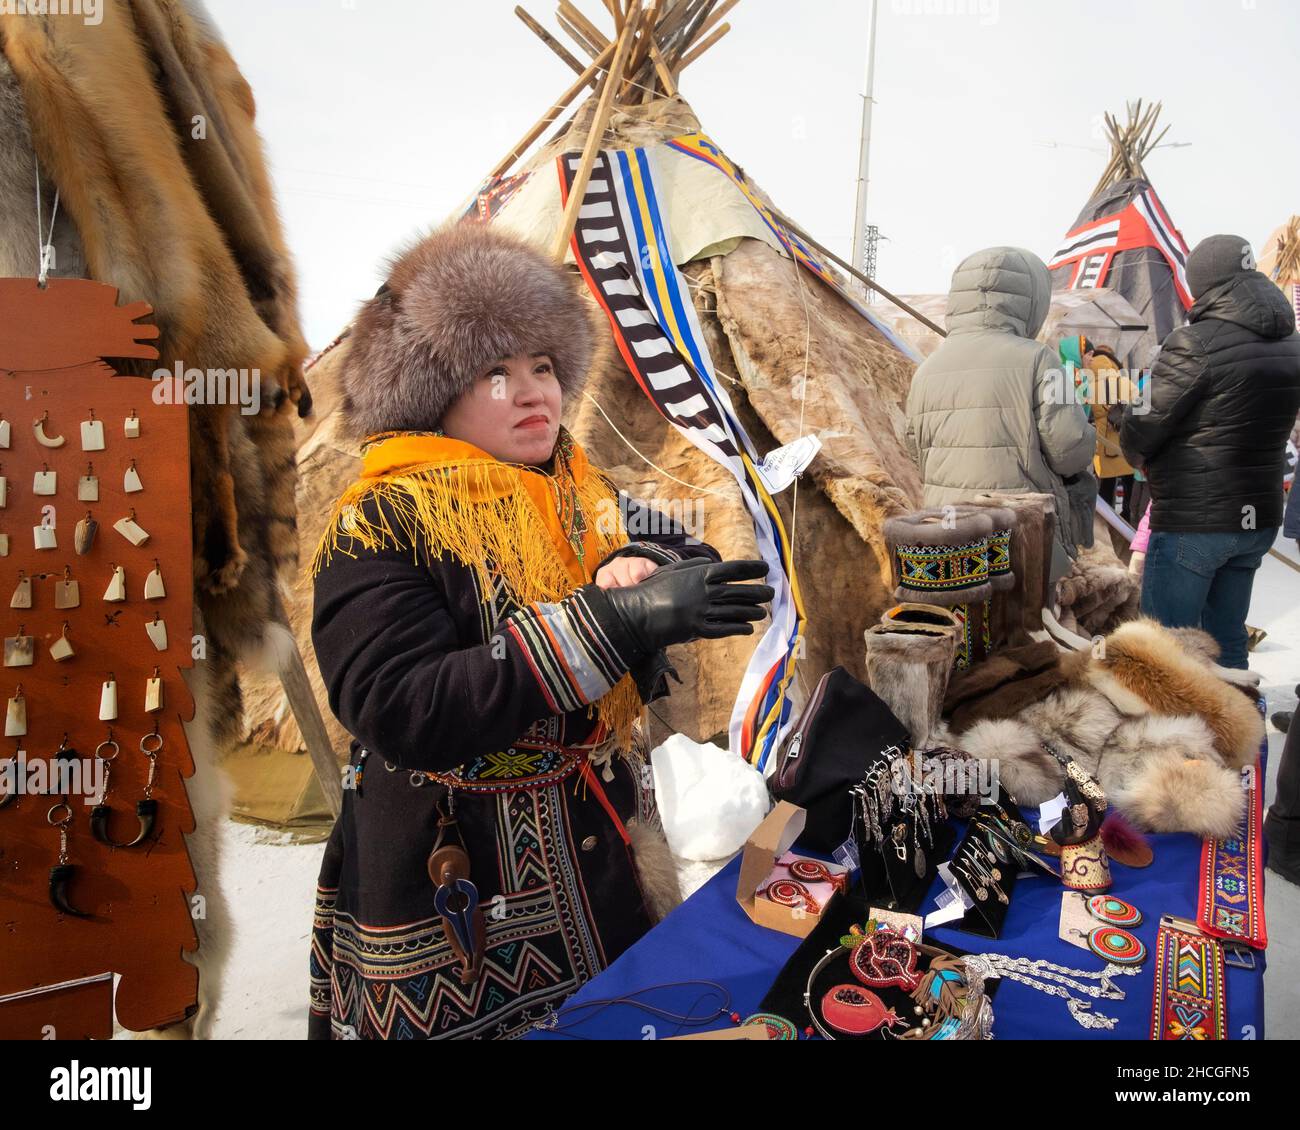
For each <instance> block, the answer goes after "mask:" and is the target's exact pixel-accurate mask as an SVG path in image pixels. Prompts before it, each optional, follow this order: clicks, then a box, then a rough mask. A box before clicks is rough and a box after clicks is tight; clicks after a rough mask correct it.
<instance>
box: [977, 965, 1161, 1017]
mask: <svg viewBox="0 0 1300 1130" xmlns="http://www.w3.org/2000/svg"><path fill="white" fill-rule="evenodd" d="M965 960H966V962H967V964H970V963H971V962H972V961H975V962H978V963H979V964H980V965H981V966H982V967H983V970H984V975H985V976H986V977H1005V978H1007V979H1008V980H1011V981H1018V982H1020V984H1022V985H1026V986H1028V987H1029V988H1031V989H1036V990H1037V991H1038V992H1040V993H1047V994H1048V995H1049V996H1053V997H1061V998H1062V999H1064V1000H1065V1002H1066V1007H1067V1008H1068V1009H1069V1010H1070V1015H1071V1016H1072V1017H1074V1019H1075V1021H1076V1023H1078V1024H1079V1025H1081V1026H1082V1027H1084V1028H1106V1029H1111V1028H1114V1027H1115V1025H1116V1024H1117V1023H1118V1021H1116V1020H1115V1019H1114V1017H1111V1016H1104V1015H1103V1014H1101V1013H1100V1012H1092V1011H1090V1010H1091V1009H1092V1005H1091V1004H1089V1003H1088V1002H1087V1001H1081V1000H1079V999H1077V998H1076V997H1074V996H1072V995H1071V994H1070V991H1069V990H1070V989H1073V990H1074V991H1075V992H1077V993H1082V994H1084V995H1085V996H1089V997H1092V998H1094V999H1098V1000H1111V1001H1122V1000H1123V999H1124V990H1123V989H1121V988H1120V987H1119V986H1118V985H1116V984H1115V982H1114V978H1115V977H1117V976H1119V977H1131V976H1133V975H1134V974H1135V973H1137V972H1138V971H1137V969H1135V968H1132V967H1127V968H1126V967H1124V966H1120V965H1107V966H1106V968H1105V969H1103V970H1102V971H1101V972H1100V973H1092V972H1089V971H1088V970H1084V969H1068V968H1066V967H1065V966H1063V965H1053V964H1052V963H1051V962H1050V961H1043V960H1038V961H1030V960H1029V958H1027V957H1007V956H1006V955H1004V954H1000V953H982V954H979V955H978V956H976V957H967V958H966V959H965ZM1089 982H1097V983H1096V984H1089Z"/></svg>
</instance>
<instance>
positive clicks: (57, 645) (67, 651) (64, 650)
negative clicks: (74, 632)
mask: <svg viewBox="0 0 1300 1130" xmlns="http://www.w3.org/2000/svg"><path fill="white" fill-rule="evenodd" d="M76 654H77V653H76V652H75V651H73V650H72V641H71V640H70V639H68V622H67V621H66V620H64V621H63V634H62V635H60V636H59V638H58V639H57V640H55V641H54V642H53V643H52V644H50V658H51V659H53V660H54V662H55V663H62V662H63V661H64V660H65V659H71V658H72V657H73V656H74V655H76Z"/></svg>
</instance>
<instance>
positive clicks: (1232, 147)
mask: <svg viewBox="0 0 1300 1130" xmlns="http://www.w3.org/2000/svg"><path fill="white" fill-rule="evenodd" d="M577 3H578V6H579V7H580V8H582V9H583V11H584V12H586V13H587V14H588V15H589V16H591V17H592V18H593V20H594V21H595V22H597V23H598V24H599V25H600V26H602V27H603V26H604V25H605V24H606V22H607V21H608V15H607V13H606V12H605V10H604V7H603V5H602V4H601V3H600V0H577ZM514 6H515V0H463V2H456V3H451V2H446V0H275V3H273V4H269V3H266V2H265V0H208V7H209V10H210V11H211V13H212V15H213V17H214V18H215V19H216V21H217V23H218V24H219V25H220V27H221V30H222V32H223V33H224V35H225V36H226V39H227V40H228V42H229V44H230V46H231V49H232V50H233V52H234V55H235V58H236V60H237V61H238V62H239V64H240V66H241V68H242V69H243V72H244V74H245V76H246V77H247V78H248V80H249V82H250V83H251V84H252V86H253V92H254V94H255V96H256V98H257V103H258V124H259V127H260V129H261V132H262V136H263V137H264V138H265V140H266V143H267V146H268V150H269V155H270V159H271V164H272V170H273V173H274V176H275V181H276V186H277V191H278V194H279V200H280V206H281V211H282V212H283V215H284V219H285V222H286V225H287V228H288V234H289V241H290V244H291V247H292V250H293V252H294V255H295V256H296V259H297V264H298V270H299V274H300V277H301V290H302V310H303V318H304V322H305V325H306V330H307V336H308V339H309V340H310V341H311V343H312V345H313V346H315V347H320V346H322V345H324V344H326V343H327V342H328V341H329V340H330V339H331V338H332V337H333V336H334V334H335V333H336V332H337V331H338V330H339V329H340V328H341V327H342V326H343V325H344V324H345V323H346V322H347V321H348V319H349V318H350V317H351V315H352V312H353V311H354V309H355V307H356V304H357V303H358V302H359V301H360V300H362V299H364V298H365V297H366V296H368V295H370V294H372V293H373V292H374V290H375V288H376V287H377V286H378V284H379V282H380V281H381V278H382V274H381V272H382V263H383V260H384V257H385V256H386V255H387V254H389V253H390V252H391V251H392V250H394V249H395V248H396V247H397V246H399V245H400V244H402V243H403V242H404V241H405V240H406V239H408V238H409V237H410V236H412V235H413V234H414V233H416V232H417V231H418V230H420V229H421V228H422V227H427V226H429V225H430V224H433V223H436V222H438V221H439V220H441V219H442V218H444V217H445V216H447V215H448V214H449V213H450V211H451V210H452V209H453V208H454V207H456V205H457V204H458V203H459V202H460V201H462V200H463V199H464V198H465V197H466V196H468V194H469V193H470V192H471V191H472V190H473V189H474V188H475V187H476V186H477V184H478V183H479V182H480V181H481V180H482V179H483V176H484V174H485V172H486V170H488V169H489V168H491V167H492V166H493V165H494V164H495V163H496V162H497V161H498V160H499V159H500V157H501V156H502V155H503V154H504V153H505V152H506V151H507V150H508V149H509V148H510V147H511V146H512V145H513V144H514V143H515V141H517V140H518V138H519V137H520V136H521V135H522V134H523V132H524V131H525V130H526V129H527V128H528V127H529V126H530V125H531V124H532V123H533V122H534V121H536V119H537V118H538V117H539V116H540V115H541V114H542V112H543V111H544V110H545V109H546V108H547V107H548V106H549V105H550V103H551V101H552V100H553V99H554V98H555V97H556V96H557V95H558V94H559V93H560V92H561V91H562V90H563V89H564V88H565V87H567V86H568V85H569V83H570V81H571V79H572V73H571V72H570V71H569V70H568V69H567V68H566V67H565V66H564V65H563V64H562V63H561V62H560V61H559V60H558V59H556V58H555V57H554V56H553V55H551V53H550V52H549V51H548V50H547V49H546V48H545V47H544V46H543V45H542V44H541V43H540V42H539V41H538V40H537V39H536V38H534V36H533V35H532V33H531V32H529V31H528V30H527V29H526V28H525V27H524V25H523V24H522V23H520V21H519V20H518V19H517V18H516V17H515V16H514V14H513V9H514ZM524 6H525V7H527V8H529V10H530V11H532V13H533V15H534V16H536V17H537V18H538V19H540V20H541V21H542V22H543V23H544V24H546V25H547V26H548V27H550V28H551V29H552V30H556V24H555V21H554V15H553V13H554V7H555V5H554V3H553V0H524ZM869 12H870V5H869V3H868V2H867V0H803V2H798V3H796V2H794V0H741V3H740V4H739V5H738V6H737V7H736V8H735V9H734V10H733V12H732V13H731V15H730V16H729V17H728V20H729V22H730V23H731V24H732V32H731V34H730V35H728V36H727V37H726V38H725V39H723V40H722V41H721V42H720V43H719V44H718V45H717V46H716V47H714V48H713V49H712V50H711V51H709V52H708V54H706V55H705V56H704V57H703V58H702V59H701V60H700V61H699V62H698V63H696V64H694V65H693V66H692V67H691V68H690V69H689V70H688V71H687V72H686V73H685V75H684V77H683V82H682V93H683V95H684V96H685V97H686V98H687V99H688V100H689V101H690V102H691V104H692V106H693V107H694V109H695V111H696V113H697V115H698V116H699V118H700V120H701V122H702V124H703V128H704V129H705V130H706V131H707V132H708V133H710V134H711V135H712V136H713V138H714V139H715V140H716V141H718V142H719V144H720V145H721V146H722V147H723V149H724V150H725V151H726V152H727V153H728V155H729V156H730V157H731V158H732V159H733V160H735V161H736V162H737V163H738V164H741V165H743V166H744V167H745V169H746V171H747V172H748V173H749V174H750V175H751V176H752V177H753V178H754V179H755V180H756V181H757V182H758V183H759V184H760V185H761V186H762V187H763V188H764V189H765V190H766V191H767V192H768V193H769V194H770V195H771V196H772V198H773V200H774V201H775V202H776V203H777V205H778V206H779V207H780V208H781V209H782V210H784V211H785V212H787V213H788V214H789V215H791V216H792V217H794V218H795V219H796V220H798V221H799V222H800V223H802V224H803V225H804V226H805V227H807V228H808V229H809V230H810V231H811V232H812V234H814V235H815V236H817V237H818V238H819V239H821V240H822V241H823V242H826V243H828V244H829V245H830V246H832V247H833V248H834V249H835V250H837V251H840V252H841V253H843V254H845V255H847V254H848V251H849V246H850V243H851V237H852V228H853V205H854V194H855V188H856V178H857V162H858V139H859V131H860V124H861V108H862V100H861V94H862V91H863V90H864V89H865V83H864V79H865V73H866V53H867V27H868V22H869V21H868V15H869ZM1297 44H1300V5H1297V4H1296V3H1295V0H883V2H882V3H881V6H880V27H879V45H878V59H877V64H878V66H877V74H876V112H875V128H874V140H873V145H872V185H871V203H870V213H871V218H872V221H873V222H874V223H876V224H878V225H879V226H880V229H881V232H882V234H883V235H884V236H886V237H887V238H888V242H886V243H884V244H882V250H881V258H880V267H879V277H880V280H881V282H882V283H883V284H884V285H885V286H887V287H889V288H891V289H893V290H895V291H898V292H900V293H925V292H932V291H939V290H945V289H946V288H947V282H948V278H949V275H950V273H951V270H952V267H953V266H954V265H955V263H956V261H957V260H958V259H959V258H961V257H962V256H964V255H965V254H967V253H969V252H970V251H973V250H976V249H978V248H980V247H984V246H989V245H991V244H999V243H1010V244H1018V245H1021V246H1024V247H1028V248H1031V249H1032V250H1034V251H1036V252H1037V253H1038V254H1040V255H1043V256H1047V255H1049V254H1050V253H1051V252H1052V250H1053V249H1054V248H1055V246H1056V243H1057V241H1058V240H1059V238H1060V237H1061V236H1062V235H1063V234H1064V233H1065V231H1066V230H1067V228H1068V227H1069V226H1070V225H1071V224H1072V223H1073V221H1074V219H1075V218H1076V216H1077V215H1078V213H1079V211H1080V209H1081V208H1082V206H1083V204H1084V203H1085V202H1086V199H1087V196H1088V193H1089V191H1090V190H1091V188H1092V187H1093V185H1094V183H1095V182H1096V180H1097V177H1098V176H1099V175H1100V173H1101V170H1102V167H1103V165H1104V163H1105V160H1106V146H1105V143H1104V141H1103V139H1102V135H1101V133H1100V117H1101V114H1102V112H1103V111H1105V110H1111V111H1112V112H1117V113H1118V112H1122V110H1123V107H1124V104H1125V101H1126V100H1128V99H1134V98H1139V97H1141V98H1147V99H1153V100H1162V101H1163V102H1164V104H1165V120H1166V121H1167V123H1169V124H1170V125H1172V127H1173V129H1172V130H1171V131H1170V135H1169V140H1170V141H1176V142H1182V143H1188V147H1187V148H1174V149H1162V150H1160V151H1159V152H1157V153H1156V154H1155V155H1153V156H1152V158H1151V159H1150V160H1149V162H1148V164H1147V171H1148V172H1149V173H1150V175H1151V178H1152V180H1153V181H1154V182H1155V185H1156V187H1157V189H1158V191H1159V192H1160V194H1161V197H1162V198H1163V200H1164V202H1165V205H1166V207H1167V208H1168V209H1169V212H1170V214H1171V216H1172V217H1173V220H1174V222H1175V223H1176V224H1177V225H1178V226H1179V227H1180V228H1181V229H1182V232H1183V234H1184V236H1185V237H1186V238H1187V240H1188V241H1189V242H1190V243H1192V244H1193V245H1194V244H1195V243H1196V241H1197V240H1199V239H1201V238H1203V237H1205V236H1207V235H1211V234H1214V233H1215V232H1218V231H1231V232H1233V233H1234V234H1240V235H1242V236H1244V237H1246V238H1247V239H1249V240H1250V241H1251V242H1252V243H1253V244H1254V245H1255V246H1256V247H1258V246H1259V245H1260V244H1261V243H1262V242H1263V240H1264V239H1265V237H1266V236H1267V235H1268V234H1269V232H1270V231H1272V230H1273V228H1275V227H1276V226H1277V225H1278V224H1280V223H1282V222H1283V220H1285V219H1286V218H1287V217H1288V216H1290V215H1291V214H1292V213H1295V212H1300V144H1297V140H1296V136H1297V129H1296V99H1295V92H1294V90H1293V85H1294V62H1295V55H1296V47H1297Z"/></svg>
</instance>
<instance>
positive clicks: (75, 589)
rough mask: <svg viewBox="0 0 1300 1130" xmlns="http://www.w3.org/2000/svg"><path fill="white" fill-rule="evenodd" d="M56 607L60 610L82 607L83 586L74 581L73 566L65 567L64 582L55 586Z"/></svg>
mask: <svg viewBox="0 0 1300 1130" xmlns="http://www.w3.org/2000/svg"><path fill="white" fill-rule="evenodd" d="M54 607H55V608H58V609H66V608H80V607H81V586H80V585H79V584H77V582H76V581H75V580H74V579H73V576H72V566H71V565H65V566H64V567H63V580H61V581H57V582H56V583H55V585H54Z"/></svg>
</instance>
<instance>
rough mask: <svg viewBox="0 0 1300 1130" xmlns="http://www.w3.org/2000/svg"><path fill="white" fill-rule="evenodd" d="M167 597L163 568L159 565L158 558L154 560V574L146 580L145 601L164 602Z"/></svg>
mask: <svg viewBox="0 0 1300 1130" xmlns="http://www.w3.org/2000/svg"><path fill="white" fill-rule="evenodd" d="M166 595H167V589H166V586H164V585H163V576H162V566H161V565H159V564H158V558H156V557H155V558H154V559H153V572H151V573H150V574H149V575H148V576H147V577H145V579H144V598H145V600H162V599H163V597H165V596H166Z"/></svg>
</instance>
